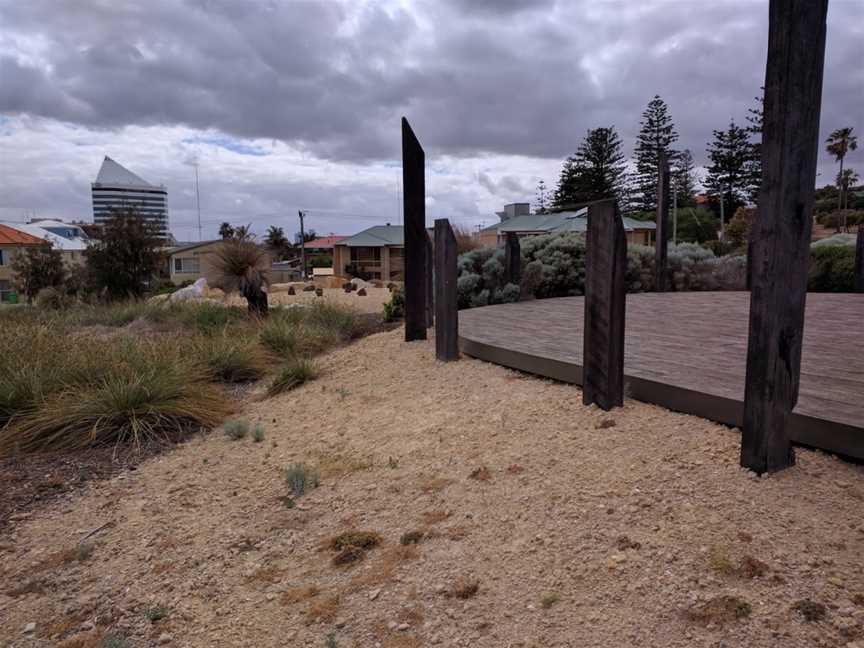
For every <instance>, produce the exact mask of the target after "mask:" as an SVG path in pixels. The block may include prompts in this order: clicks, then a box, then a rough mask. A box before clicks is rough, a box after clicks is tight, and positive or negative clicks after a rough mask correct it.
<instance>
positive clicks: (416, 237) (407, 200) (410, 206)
mask: <svg viewBox="0 0 864 648" xmlns="http://www.w3.org/2000/svg"><path fill="white" fill-rule="evenodd" d="M425 172H426V156H425V154H424V153H423V148H422V147H421V146H420V142H418V141H417V137H416V136H415V135H414V131H413V130H411V126H410V125H409V124H408V120H407V119H405V118H404V117H403V118H402V196H403V197H402V201H403V206H404V209H403V211H404V221H403V224H404V229H405V341H406V342H410V341H412V340H425V339H426V327H427V310H426V309H427V303H426V299H427V297H426V289H427V277H426V272H427V261H426V253H427V250H428V244H429V243H428V241H429V237H428V235H427V234H426V178H425Z"/></svg>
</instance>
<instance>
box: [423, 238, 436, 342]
mask: <svg viewBox="0 0 864 648" xmlns="http://www.w3.org/2000/svg"><path fill="white" fill-rule="evenodd" d="M424 233H425V234H426V328H430V327H432V326H435V286H434V277H435V249H434V246H433V245H432V240H431V239H430V238H429V233H428V232H424Z"/></svg>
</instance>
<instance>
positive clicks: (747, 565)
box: [708, 547, 770, 578]
mask: <svg viewBox="0 0 864 648" xmlns="http://www.w3.org/2000/svg"><path fill="white" fill-rule="evenodd" d="M708 562H709V565H710V566H711V569H713V570H714V571H716V572H717V573H719V574H723V575H724V576H738V577H741V578H757V577H759V576H764V575H765V574H767V573H768V571H769V569H770V568H769V567H768V564H767V563H764V562H762V561H761V560H759V559H758V558H754V557H753V556H751V555H749V554H747V555H744V556H742V557H741V559H740V560H739V561H738V563H737V564H735V563H734V562H733V561H732V559H731V558H729V555H728V554H727V553H726V551H725V550H724V549H723V548H722V547H714V548H713V549H712V551H711V554H710V555H709V557H708Z"/></svg>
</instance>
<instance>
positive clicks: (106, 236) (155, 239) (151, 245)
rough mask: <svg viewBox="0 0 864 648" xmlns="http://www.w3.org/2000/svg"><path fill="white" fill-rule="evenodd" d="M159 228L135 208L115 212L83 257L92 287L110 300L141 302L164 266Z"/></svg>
mask: <svg viewBox="0 0 864 648" xmlns="http://www.w3.org/2000/svg"><path fill="white" fill-rule="evenodd" d="M163 245H164V240H163V239H162V238H161V237H160V236H159V231H158V228H157V227H156V225H155V224H153V223H152V222H150V221H148V220H146V219H144V218H143V217H142V216H141V214H140V212H139V211H138V210H137V209H135V208H126V209H119V210H114V211H112V212H111V216H110V217H109V219H108V220H107V221H106V222H105V226H104V230H103V232H102V238H101V239H99V240H98V241H96V242H95V243H93V244H91V245H90V247H88V248H87V250H85V252H84V255H85V257H86V259H87V265H88V267H89V270H90V279H91V282H92V283H93V285H94V287H95V288H96V289H97V290H98V291H100V292H102V293H103V294H105V296H106V297H108V298H109V299H125V298H129V297H134V298H140V297H141V296H142V295H143V294H144V290H145V288H146V286H147V283H148V282H149V281H150V280H151V279H152V278H153V277H154V276H155V275H156V274H157V273H158V272H159V269H160V268H161V267H162V264H163V263H164V259H165V255H164V253H163V251H162V246H163Z"/></svg>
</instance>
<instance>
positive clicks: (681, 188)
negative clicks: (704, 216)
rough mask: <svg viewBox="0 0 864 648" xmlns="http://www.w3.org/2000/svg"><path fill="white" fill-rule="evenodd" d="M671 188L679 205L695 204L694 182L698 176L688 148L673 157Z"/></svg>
mask: <svg viewBox="0 0 864 648" xmlns="http://www.w3.org/2000/svg"><path fill="white" fill-rule="evenodd" d="M671 176H672V177H671V180H672V188H673V189H674V190H675V193H676V195H677V199H678V206H679V207H690V206H692V205H694V204H695V197H696V183H697V182H699V176H698V175H697V173H696V166H695V164H694V163H693V156H692V155H691V154H690V149H684V150H683V151H681V153H679V154H678V155H677V156H676V157H675V161H674V163H673V165H672V174H671Z"/></svg>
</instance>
